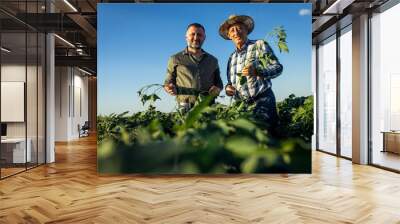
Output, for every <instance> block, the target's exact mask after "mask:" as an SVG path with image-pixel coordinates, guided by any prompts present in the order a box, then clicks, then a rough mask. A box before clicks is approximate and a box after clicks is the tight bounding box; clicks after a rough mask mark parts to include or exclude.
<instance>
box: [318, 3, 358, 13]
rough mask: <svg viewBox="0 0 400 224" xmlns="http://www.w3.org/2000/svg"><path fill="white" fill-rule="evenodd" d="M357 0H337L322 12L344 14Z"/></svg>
mask: <svg viewBox="0 0 400 224" xmlns="http://www.w3.org/2000/svg"><path fill="white" fill-rule="evenodd" d="M354 1H355V0H336V1H335V2H334V3H333V4H332V5H330V6H329V7H328V8H327V9H326V10H324V12H323V13H322V14H324V15H327V14H336V15H338V14H342V13H343V10H344V9H345V8H347V7H348V6H349V5H351V4H352V3H353V2H354Z"/></svg>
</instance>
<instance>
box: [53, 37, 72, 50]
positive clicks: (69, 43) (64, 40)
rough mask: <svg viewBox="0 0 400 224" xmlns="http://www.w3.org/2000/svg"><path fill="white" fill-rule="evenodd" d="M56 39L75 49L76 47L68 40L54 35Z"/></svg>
mask: <svg viewBox="0 0 400 224" xmlns="http://www.w3.org/2000/svg"><path fill="white" fill-rule="evenodd" d="M54 36H55V37H57V38H58V39H60V40H61V41H63V42H64V43H66V44H68V45H69V46H71V47H73V48H75V45H73V44H71V42H69V41H68V40H66V39H64V38H62V37H60V36H58V35H57V34H54Z"/></svg>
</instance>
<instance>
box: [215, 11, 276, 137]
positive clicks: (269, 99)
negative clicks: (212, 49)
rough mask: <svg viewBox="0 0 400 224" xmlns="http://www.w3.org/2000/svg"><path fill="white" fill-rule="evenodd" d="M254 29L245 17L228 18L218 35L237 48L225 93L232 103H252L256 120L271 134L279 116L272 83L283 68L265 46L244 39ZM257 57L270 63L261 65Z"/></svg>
mask: <svg viewBox="0 0 400 224" xmlns="http://www.w3.org/2000/svg"><path fill="white" fill-rule="evenodd" d="M253 29H254V21H253V19H252V18H251V17H250V16H246V15H231V16H230V17H229V18H228V19H227V20H226V21H224V22H223V23H222V25H221V26H220V28H219V34H220V35H221V36H222V37H223V38H224V39H226V40H232V42H233V44H234V45H235V48H236V49H235V51H234V52H233V53H232V54H231V56H230V57H229V60H228V67H227V80H228V84H227V85H226V86H225V91H226V94H227V95H228V96H234V97H235V99H240V100H245V101H246V102H248V103H251V104H253V103H254V104H255V108H254V111H253V112H254V115H255V117H256V118H257V119H258V120H260V121H261V122H262V123H263V124H264V125H265V126H266V127H267V128H268V130H270V131H271V132H274V131H275V130H274V129H275V128H276V126H277V123H278V114H277V111H276V101H275V95H274V93H273V92H272V89H271V87H272V83H271V79H273V78H276V77H277V76H279V75H280V74H281V73H282V69H283V67H282V65H281V64H280V63H279V61H278V59H277V58H276V56H275V54H274V52H273V51H272V49H271V47H270V46H269V45H268V43H267V42H265V41H264V40H249V39H248V38H247V35H249V34H250V33H251V32H252V31H253ZM260 56H266V57H268V58H269V59H270V60H269V63H268V64H267V65H264V64H263V63H260V61H259V60H258V58H259V57H260ZM242 76H244V77H246V80H247V81H246V82H243V81H242V80H241V79H242Z"/></svg>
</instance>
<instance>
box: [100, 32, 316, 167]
mask: <svg viewBox="0 0 400 224" xmlns="http://www.w3.org/2000/svg"><path fill="white" fill-rule="evenodd" d="M270 35H271V36H273V37H274V38H276V40H277V41H276V44H277V46H278V48H279V50H280V52H289V49H288V46H287V43H286V31H285V30H284V29H283V27H277V28H275V29H274V30H273V32H271V33H270ZM252 60H255V59H252ZM257 60H260V62H261V64H262V65H263V66H268V65H269V64H270V63H271V60H274V58H272V57H271V55H261V57H260V58H258V59H257ZM252 62H254V61H251V60H250V61H249V62H248V63H252ZM248 63H247V64H248ZM239 76H240V84H241V85H244V84H246V82H247V78H246V77H245V76H242V75H241V74H239ZM162 87H163V85H160V84H152V85H148V86H145V87H143V88H141V89H140V90H139V91H138V95H139V98H140V101H141V102H142V103H143V105H145V104H146V103H149V104H148V108H147V110H146V111H141V112H137V113H133V114H131V115H128V112H124V113H121V114H110V115H106V116H98V118H97V125H98V127H97V131H98V132H97V136H98V170H99V172H101V173H265V172H270V173H275V172H290V173H309V172H311V150H310V149H311V146H310V141H311V140H310V139H311V135H312V130H313V99H312V97H311V96H309V97H295V96H294V95H290V96H289V98H287V99H285V100H283V101H282V102H278V104H277V107H278V111H279V114H280V127H279V130H280V131H281V133H280V134H278V135H277V136H271V135H270V134H269V133H268V132H267V130H265V129H263V128H262V126H261V125H258V124H259V123H258V121H257V119H256V118H255V117H254V115H253V113H252V111H253V109H254V105H248V104H247V103H245V102H243V101H235V102H233V103H231V104H230V105H229V106H227V105H223V104H219V103H216V104H213V105H210V103H211V102H212V101H213V97H212V96H201V95H199V96H198V98H197V99H198V101H197V102H196V104H195V106H194V107H193V108H192V109H191V110H190V111H188V112H187V113H184V112H181V111H176V112H171V113H163V112H160V111H158V110H156V108H155V107H154V106H153V103H154V102H156V101H157V100H160V98H159V96H158V95H157V92H158V91H159V90H160V89H162ZM151 90H152V92H151V93H149V92H150V91H151ZM177 91H178V93H183V92H182V91H181V90H179V89H178V90H177ZM195 94H201V93H195Z"/></svg>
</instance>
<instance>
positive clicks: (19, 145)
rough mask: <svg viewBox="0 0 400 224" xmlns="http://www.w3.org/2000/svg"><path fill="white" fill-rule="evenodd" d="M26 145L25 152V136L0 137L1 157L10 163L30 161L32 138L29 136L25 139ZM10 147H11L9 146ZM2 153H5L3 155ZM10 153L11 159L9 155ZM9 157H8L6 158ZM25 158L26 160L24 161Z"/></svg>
mask: <svg viewBox="0 0 400 224" xmlns="http://www.w3.org/2000/svg"><path fill="white" fill-rule="evenodd" d="M27 142H28V144H27V147H26V154H25V138H5V139H1V144H2V149H1V154H2V157H3V158H5V159H6V161H8V162H10V163H25V162H30V161H31V159H32V154H31V146H32V140H31V139H30V138H28V139H27ZM10 147H12V148H10ZM3 154H5V155H4V156H3ZM10 154H12V161H11V155H10ZM6 157H9V158H6ZM25 158H27V161H25Z"/></svg>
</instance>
